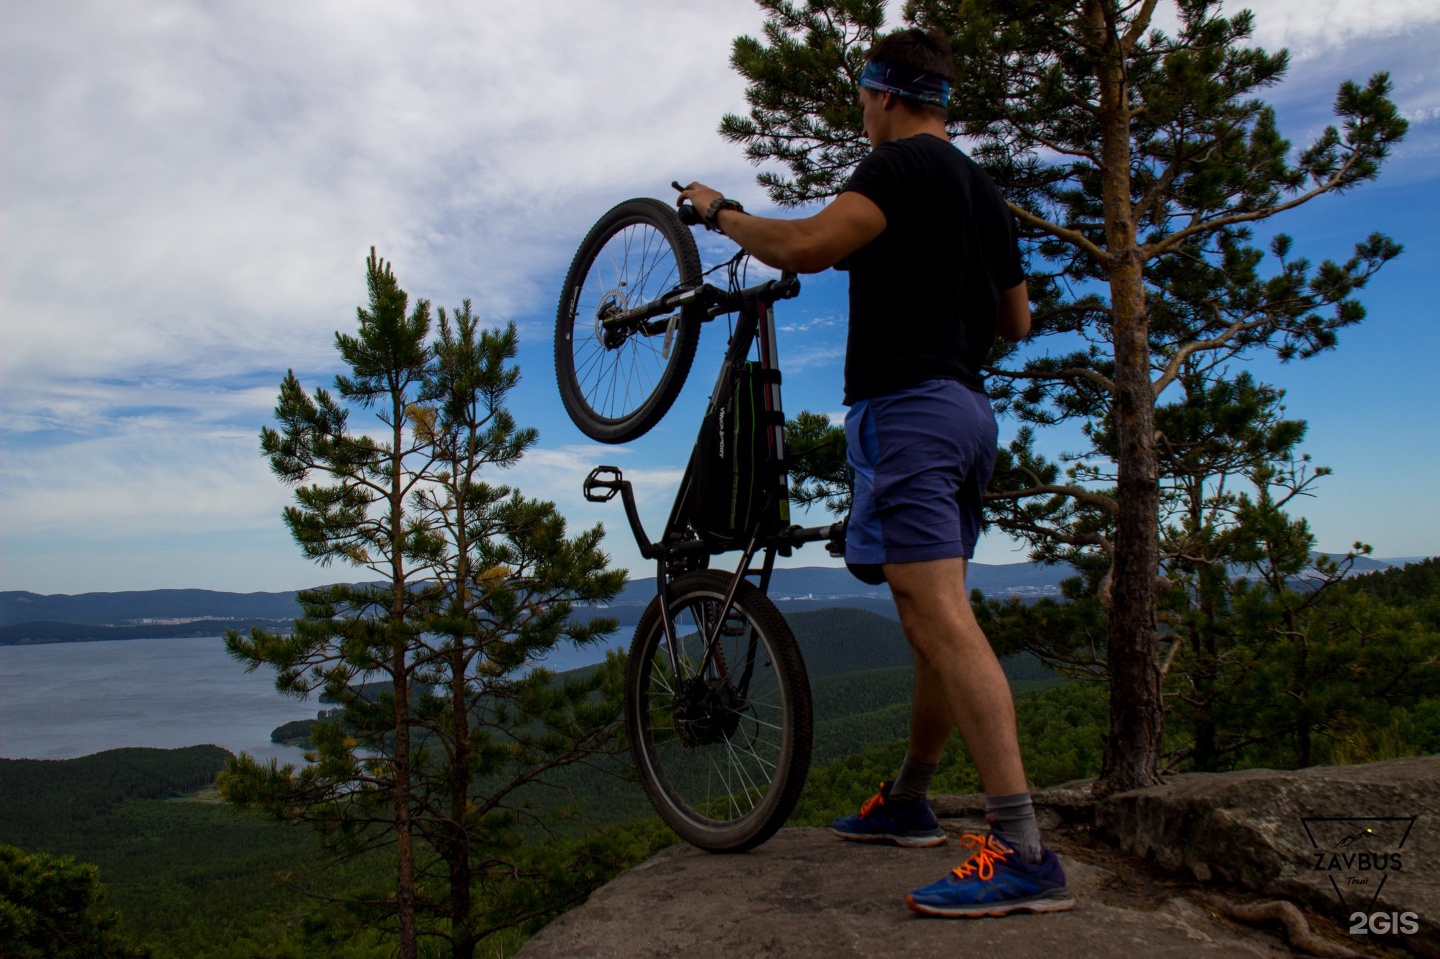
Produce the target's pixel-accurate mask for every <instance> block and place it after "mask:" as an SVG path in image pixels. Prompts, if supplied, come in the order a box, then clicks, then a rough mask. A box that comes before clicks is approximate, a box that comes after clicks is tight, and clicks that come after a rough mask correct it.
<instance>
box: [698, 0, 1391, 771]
mask: <svg viewBox="0 0 1440 959" xmlns="http://www.w3.org/2000/svg"><path fill="white" fill-rule="evenodd" d="M760 3H761V6H762V7H763V8H764V9H765V10H766V11H767V12H768V14H769V16H768V19H767V23H766V33H765V40H766V41H767V43H766V44H762V43H761V42H759V41H756V40H753V39H750V38H740V39H739V40H737V41H736V42H735V46H734V53H733V56H732V63H733V64H734V66H735V67H736V69H737V70H739V71H740V72H741V73H742V74H743V75H744V76H745V77H746V78H747V80H749V81H750V86H749V89H748V91H747V99H748V101H749V103H750V105H751V110H750V114H749V116H748V117H738V116H727V117H725V118H724V120H723V122H722V125H721V132H722V133H723V134H724V135H725V136H727V137H728V138H730V139H732V140H734V141H736V142H740V143H744V144H745V147H746V153H747V155H748V156H749V157H750V158H751V159H752V160H755V161H756V162H761V161H764V160H769V159H776V160H779V161H781V163H782V164H783V165H784V166H785V167H787V168H788V170H789V172H790V175H789V176H784V175H781V174H777V173H774V172H767V173H765V174H762V175H761V177H760V179H761V182H762V183H763V184H764V185H765V186H766V187H767V188H768V190H769V192H770V195H771V197H772V198H773V199H775V200H776V201H778V202H780V203H787V204H793V203H800V202H804V201H807V200H813V199H820V198H824V197H827V196H830V195H832V194H834V193H835V192H836V191H837V190H838V189H839V188H840V186H841V185H842V184H843V182H844V179H845V177H846V176H847V175H848V172H849V170H850V169H851V167H852V166H853V164H854V163H855V162H856V161H857V160H858V158H859V157H860V156H863V154H864V149H865V140H864V133H863V130H862V129H861V126H860V121H859V116H860V114H859V110H858V107H856V106H855V105H854V100H855V95H854V90H855V87H854V82H855V80H856V79H857V78H858V75H859V68H860V65H861V62H862V58H863V50H864V48H865V47H867V46H868V45H869V44H870V42H871V41H872V40H873V38H874V35H875V31H876V30H877V29H878V26H879V24H880V23H881V22H882V20H883V16H882V15H883V9H884V4H883V0H810V2H807V3H805V4H804V5H800V4H798V3H791V2H786V0H760ZM1156 6H1157V4H1156V0H1143V2H1137V3H1121V2H1119V0H1022V2H1015V0H1005V2H999V0H911V2H909V3H907V4H906V5H905V7H904V19H905V21H906V22H907V23H913V24H918V25H920V26H922V27H935V28H940V29H942V30H943V31H945V32H946V33H947V34H948V35H949V36H950V38H951V45H952V49H953V50H954V54H955V65H956V78H957V79H956V83H955V84H954V87H953V90H954V92H953V94H952V97H951V103H950V108H949V110H950V115H949V118H950V122H949V128H950V129H951V131H952V133H953V134H956V135H961V136H963V137H965V138H967V143H968V144H970V146H971V148H972V152H973V154H974V156H975V157H976V158H977V159H978V160H979V161H980V162H981V163H982V164H983V165H984V166H985V167H986V169H987V170H988V171H989V172H990V173H991V175H992V176H993V177H994V178H995V180H996V181H997V183H998V184H999V185H1000V188H1001V191H1002V193H1004V194H1005V195H1006V197H1007V199H1008V200H1009V201H1010V204H1011V208H1012V210H1013V211H1014V212H1015V214H1016V217H1017V219H1018V220H1019V222H1020V225H1021V228H1022V233H1023V235H1024V238H1025V245H1026V249H1027V253H1028V257H1029V269H1028V271H1027V273H1028V276H1029V279H1030V290H1031V297H1032V301H1033V305H1034V313H1035V321H1036V324H1035V326H1036V333H1035V338H1036V340H1037V341H1038V342H1040V343H1047V342H1048V343H1054V344H1055V347H1053V348H1052V349H1050V350H1047V351H1046V353H1045V354H1044V355H1041V356H1038V357H1037V356H1033V355H1032V356H1028V357H1027V356H1026V354H1025V353H1022V352H1015V351H1014V350H1004V349H1002V350H999V351H998V352H997V354H996V355H995V356H994V357H993V358H992V360H993V362H992V366H991V368H990V370H989V372H990V373H991V374H992V377H993V380H992V382H993V381H998V382H999V383H1000V384H1001V385H1000V386H999V388H998V389H996V390H995V391H994V392H995V393H996V399H997V405H998V406H999V407H1000V408H1001V409H1002V410H1007V411H1010V412H1013V413H1014V414H1015V415H1017V416H1018V417H1019V418H1020V419H1022V421H1026V422H1028V423H1032V424H1035V425H1038V426H1045V425H1053V424H1056V423H1061V422H1079V423H1081V424H1082V425H1083V426H1084V427H1085V429H1086V431H1087V435H1094V436H1096V437H1098V436H1099V435H1100V434H1101V433H1104V434H1106V436H1107V438H1108V441H1109V445H1108V447H1107V446H1102V445H1099V444H1097V445H1096V446H1095V447H1094V449H1093V450H1092V452H1093V453H1094V454H1096V456H1097V457H1099V458H1104V459H1107V460H1108V461H1109V462H1110V463H1113V467H1106V466H1099V465H1096V460H1090V461H1087V462H1081V463H1078V464H1076V465H1075V466H1072V467H1071V468H1070V469H1069V470H1068V471H1062V470H1061V469H1060V468H1058V467H1057V466H1056V464H1052V463H1047V462H1045V461H1044V460H1043V459H1042V458H1040V457H1039V456H1038V455H1037V454H1035V452H1034V449H1033V445H1032V444H1031V440H1032V439H1033V434H1032V433H1030V432H1029V431H1022V433H1021V435H1020V440H1019V442H1018V443H1017V444H1016V445H1015V446H1014V447H1013V448H1012V450H1010V451H1009V452H1010V455H1009V456H1007V457H1003V458H1002V463H1001V464H1000V465H1001V466H1002V467H1004V472H997V480H998V481H999V483H1000V487H999V489H998V490H996V495H995V496H994V497H993V502H994V504H995V507H996V508H995V510H994V513H993V517H994V519H995V520H996V521H997V522H998V524H999V525H1000V526H1001V528H1003V529H1006V530H1008V531H1010V532H1012V533H1014V534H1016V535H1019V536H1022V537H1024V538H1026V539H1028V540H1029V541H1030V542H1031V543H1032V545H1033V546H1034V547H1035V549H1036V554H1037V556H1039V557H1042V558H1044V557H1047V556H1053V555H1057V554H1059V553H1062V552H1066V551H1067V550H1068V552H1069V553H1071V554H1072V555H1075V554H1081V553H1083V554H1086V555H1091V556H1095V557H1097V558H1098V561H1099V562H1101V563H1102V564H1103V566H1104V568H1105V573H1104V574H1103V576H1102V578H1101V585H1102V587H1103V589H1102V591H1101V594H1100V601H1101V602H1102V603H1103V605H1104V608H1105V610H1106V614H1107V618H1108V637H1107V642H1106V648H1105V650H1104V662H1105V666H1106V670H1107V674H1108V678H1109V681H1110V697H1111V702H1110V705H1111V724H1112V726H1111V732H1110V736H1109V738H1108V740H1107V748H1106V755H1105V764H1104V770H1103V773H1102V777H1101V784H1100V789H1101V790H1102V791H1109V790H1116V789H1129V788H1135V787H1140V786H1145V785H1150V784H1153V783H1155V782H1157V781H1158V772H1159V761H1160V756H1161V749H1162V740H1163V717H1164V705H1163V700H1162V694H1161V664H1160V659H1159V646H1160V642H1159V637H1158V633H1157V620H1156V615H1157V604H1158V598H1159V595H1160V592H1161V591H1162V590H1163V589H1164V588H1166V587H1165V584H1164V582H1163V580H1162V577H1161V576H1160V571H1161V556H1160V527H1159V524H1160V508H1161V504H1160V485H1161V473H1160V469H1161V464H1160V451H1159V447H1158V444H1157V423H1156V405H1157V403H1158V401H1159V397H1160V396H1161V394H1162V393H1163V392H1164V391H1165V390H1166V389H1167V388H1169V387H1171V386H1172V385H1174V384H1175V383H1176V382H1177V381H1178V379H1179V378H1180V376H1181V374H1182V371H1183V370H1184V369H1186V367H1187V364H1193V363H1202V364H1216V365H1223V364H1224V362H1225V361H1227V360H1228V359H1231V358H1233V357H1236V356H1240V355H1242V354H1247V353H1256V352H1262V351H1265V352H1272V353H1274V354H1275V355H1278V356H1279V357H1280V358H1281V359H1293V358H1303V357H1306V356H1311V355H1314V354H1315V353H1318V352H1320V351H1323V350H1327V349H1330V348H1332V347H1334V346H1335V345H1336V343H1337V337H1336V331H1337V330H1339V329H1341V328H1343V327H1345V326H1349V325H1351V324H1354V323H1356V322H1359V321H1360V319H1362V318H1363V316H1364V310H1363V308H1362V307H1361V306H1360V304H1359V303H1358V302H1357V301H1356V300H1355V298H1354V293H1355V291H1356V290H1357V289H1359V288H1360V287H1362V286H1363V285H1364V283H1365V281H1366V280H1367V279H1368V278H1369V277H1370V276H1371V275H1372V274H1373V273H1374V271H1375V270H1376V269H1378V268H1379V267H1380V266H1381V265H1382V264H1383V263H1384V262H1386V261H1387V260H1389V259H1390V258H1392V257H1394V256H1395V255H1396V254H1398V252H1399V248H1398V246H1396V245H1395V244H1394V243H1393V242H1391V241H1390V240H1389V239H1388V238H1386V237H1384V236H1381V235H1378V234H1372V235H1371V236H1370V237H1368V238H1367V239H1365V240H1364V241H1362V242H1361V243H1360V244H1358V245H1357V246H1356V250H1355V255H1354V256H1353V257H1352V258H1351V259H1349V260H1347V261H1346V262H1344V263H1333V262H1329V261H1327V262H1325V263H1322V264H1320V265H1319V266H1315V267H1312V265H1311V264H1310V263H1309V262H1308V261H1305V260H1303V259H1292V258H1291V256H1290V253H1291V246H1292V244H1291V242H1290V241H1289V240H1288V239H1287V238H1284V237H1279V238H1277V239H1276V240H1274V241H1273V242H1272V243H1271V245H1270V247H1269V254H1270V256H1269V258H1267V257H1266V255H1265V251H1263V250H1261V249H1259V248H1257V247H1255V246H1253V245H1252V240H1253V236H1252V234H1251V232H1250V231H1251V227H1250V224H1253V223H1256V222H1259V221H1262V220H1266V219H1267V218H1269V217H1271V216H1274V215H1276V214H1279V213H1283V212H1285V211H1286V210H1289V209H1293V208H1295V207H1297V206H1299V205H1301V204H1303V203H1307V202H1310V201H1311V200H1314V199H1316V198H1318V197H1320V196H1323V195H1325V194H1329V193H1336V192H1340V191H1344V190H1349V189H1351V188H1353V187H1355V186H1357V185H1359V184H1361V183H1364V182H1366V181H1368V180H1371V179H1374V178H1375V176H1376V175H1377V174H1378V171H1379V167H1380V164H1381V163H1382V161H1383V160H1384V159H1385V157H1386V155H1387V154H1388V151H1389V149H1390V147H1391V145H1392V144H1394V143H1396V142H1398V141H1399V140H1400V139H1401V138H1402V137H1403V136H1404V133H1405V130H1406V123H1405V121H1404V120H1403V119H1401V118H1400V117H1399V115H1398V113H1397V111H1396V108H1395V106H1394V104H1393V103H1392V102H1391V101H1390V100H1389V98H1388V94H1389V90H1390V81H1389V77H1388V76H1387V75H1385V74H1377V75H1375V76H1374V77H1372V78H1371V79H1370V80H1369V81H1368V82H1367V83H1366V84H1364V85H1360V84H1356V83H1353V82H1347V83H1345V84H1343V85H1342V86H1341V88H1340V90H1339V93H1338V95H1337V97H1336V100H1335V112H1336V115H1337V117H1338V118H1339V121H1340V122H1339V125H1338V127H1330V128H1327V129H1326V131H1325V132H1324V133H1323V134H1322V135H1321V136H1320V137H1319V138H1318V139H1317V140H1316V141H1315V142H1314V143H1313V144H1311V145H1310V146H1309V147H1308V148H1306V149H1304V150H1302V151H1300V152H1299V153H1298V154H1296V153H1293V152H1292V150H1291V147H1290V144H1289V142H1288V141H1286V140H1284V139H1283V138H1282V137H1281V136H1280V133H1279V131H1278V129H1277V128H1276V122H1275V114H1274V111H1273V109H1271V108H1270V107H1269V106H1267V105H1265V104H1264V103H1263V102H1262V101H1260V100H1259V99H1256V98H1255V96H1254V95H1255V93H1256V92H1258V91H1260V90H1262V89H1264V88H1265V87H1268V86H1271V85H1273V84H1275V83H1276V82H1278V81H1279V80H1280V79H1281V77H1282V76H1283V74H1284V72H1285V69H1286V66H1287V62H1288V61H1287V57H1286V55H1285V53H1284V52H1283V51H1282V52H1280V53H1277V54H1271V53H1267V52H1266V51H1264V50H1262V49H1259V48H1257V47H1253V46H1247V45H1245V41H1246V40H1247V38H1248V37H1249V35H1250V32H1251V27H1252V18H1251V16H1250V14H1249V13H1248V12H1245V11H1242V12H1240V13H1238V14H1236V15H1235V16H1233V17H1230V18H1226V17H1223V16H1220V15H1219V13H1218V12H1217V11H1218V5H1217V4H1216V3H1214V2H1212V0H1178V2H1176V4H1175V6H1176V9H1177V12H1178V16H1179V21H1180V27H1179V30H1178V32H1177V33H1176V34H1175V35H1174V36H1170V35H1167V34H1165V33H1163V32H1161V31H1159V30H1157V29H1154V28H1153V22H1152V21H1153V17H1154V13H1155V9H1156ZM1107 475H1108V477H1109V478H1110V482H1108V483H1107V482H1104V477H1105V476H1107ZM1097 511H1098V513H1099V514H1108V515H1105V516H1097Z"/></svg>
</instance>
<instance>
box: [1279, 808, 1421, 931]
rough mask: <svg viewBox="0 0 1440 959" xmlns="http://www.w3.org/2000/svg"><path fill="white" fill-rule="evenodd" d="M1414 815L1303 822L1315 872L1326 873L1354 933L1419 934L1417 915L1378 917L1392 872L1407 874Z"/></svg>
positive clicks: (1323, 818) (1317, 818)
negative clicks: (1407, 846)
mask: <svg viewBox="0 0 1440 959" xmlns="http://www.w3.org/2000/svg"><path fill="white" fill-rule="evenodd" d="M1416 818H1417V817H1415V816H1310V817H1306V818H1302V819H1301V820H1300V822H1301V824H1302V825H1304V827H1305V835H1306V836H1308V837H1309V838H1310V845H1311V846H1312V847H1313V848H1312V850H1311V857H1312V858H1311V862H1310V868H1311V869H1312V870H1313V871H1314V872H1317V873H1320V874H1323V875H1324V876H1325V877H1326V878H1327V879H1329V881H1330V887H1331V888H1332V889H1333V890H1334V891H1335V898H1336V899H1337V900H1339V903H1340V908H1341V909H1342V910H1344V911H1345V912H1346V913H1348V914H1349V917H1350V918H1349V922H1350V932H1352V933H1355V934H1364V933H1376V934H1378V935H1385V934H1387V933H1399V934H1400V935H1407V936H1408V935H1412V934H1414V933H1416V932H1419V930H1420V922H1419V920H1420V917H1419V916H1418V915H1416V914H1415V913H1413V912H1376V911H1375V903H1376V902H1377V901H1378V900H1379V898H1380V891H1381V890H1382V889H1384V888H1385V883H1386V882H1388V881H1389V879H1390V876H1391V874H1392V873H1399V872H1403V871H1404V869H1405V858H1404V856H1405V852H1404V848H1405V840H1406V838H1407V837H1408V836H1409V835H1410V830H1411V828H1413V827H1414V825H1415V820H1416Z"/></svg>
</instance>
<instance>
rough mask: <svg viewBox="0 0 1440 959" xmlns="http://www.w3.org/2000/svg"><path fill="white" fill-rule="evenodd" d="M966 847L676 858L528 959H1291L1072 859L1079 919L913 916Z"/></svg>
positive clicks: (789, 843) (635, 875)
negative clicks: (913, 903) (911, 905)
mask: <svg viewBox="0 0 1440 959" xmlns="http://www.w3.org/2000/svg"><path fill="white" fill-rule="evenodd" d="M951 825H953V823H947V827H949V826H951ZM1052 844H1055V845H1060V844H1058V843H1052ZM956 848H957V847H956V846H955V845H954V844H953V843H952V844H949V845H946V846H940V847H938V848H935V849H897V848H895V847H893V846H878V845H865V844H861V843H847V842H840V841H838V840H836V839H834V838H833V837H831V836H830V834H829V833H828V832H826V831H825V830H823V829H785V830H782V831H781V832H780V833H779V834H777V835H776V836H775V838H773V839H771V840H770V841H769V842H768V843H766V844H765V845H763V846H761V847H760V848H759V849H756V850H753V851H751V852H749V853H745V854H743V855H739V856H713V855H709V854H707V853H703V852H699V851H698V850H695V849H691V848H690V847H688V846H672V847H670V848H669V849H667V850H665V851H663V852H661V853H660V854H659V855H657V856H656V857H655V858H653V859H651V860H650V861H649V862H647V863H645V864H644V865H642V866H639V867H638V868H636V869H633V870H631V871H630V872H628V873H626V874H624V875H622V876H620V877H619V878H617V879H615V880H614V881H613V882H611V883H609V884H608V885H606V886H605V887H604V888H602V889H600V890H598V891H597V892H596V893H595V894H594V895H592V896H591V897H590V899H589V901H588V902H586V903H585V904H584V905H583V906H581V907H579V908H577V909H574V910H572V911H571V912H569V913H567V914H565V915H563V916H561V917H560V918H559V919H557V920H555V921H554V922H553V923H551V924H550V925H549V926H547V927H546V928H545V929H544V930H542V931H541V932H540V934H539V935H537V936H536V937H535V938H533V939H531V940H530V942H529V943H527V944H526V945H525V947H524V948H523V949H521V950H520V952H519V953H518V956H517V959H562V957H563V959H582V957H583V959H602V957H624V959H662V957H663V959H672V957H687V959H688V957H694V959H749V957H752V956H775V957H782V956H791V957H801V956H805V957H825V959H840V957H849V956H854V957H861V956H864V957H891V956H893V957H905V959H921V957H927V956H947V955H958V954H960V953H961V952H962V951H963V952H964V953H967V954H971V955H976V956H985V957H987V959H1060V957H1065V959H1112V957H1118V956H1130V955H1143V956H1146V957H1147V959H1182V957H1183V959H1189V957H1202V959H1203V957H1215V959H1221V957H1232V959H1243V957H1270V959H1282V957H1288V956H1289V955H1290V952H1289V950H1288V949H1286V948H1285V947H1284V945H1283V944H1282V943H1281V942H1280V940H1278V939H1277V938H1276V937H1275V936H1273V935H1270V934H1267V933H1265V932H1262V931H1257V930H1251V929H1248V928H1243V927H1237V926H1235V925H1234V924H1231V923H1229V922H1227V921H1225V920H1223V919H1219V918H1217V917H1216V916H1215V915H1214V913H1213V911H1212V910H1211V909H1209V908H1208V907H1207V906H1206V905H1205V904H1203V903H1201V902H1198V901H1195V900H1191V899H1188V898H1186V897H1185V896H1182V895H1176V894H1174V891H1173V890H1169V889H1165V888H1163V887H1158V886H1155V885H1154V884H1153V883H1151V882H1149V881H1148V880H1147V881H1143V882H1141V883H1138V884H1137V883H1135V882H1133V881H1132V880H1131V879H1129V878H1122V877H1120V876H1118V875H1117V874H1116V872H1115V871H1114V869H1113V868H1111V867H1110V866H1108V865H1105V864H1099V863H1091V862H1086V861H1083V860H1081V859H1079V858H1076V856H1074V855H1071V854H1069V851H1068V850H1067V849H1065V848H1061V854H1062V858H1063V860H1064V863H1065V867H1066V872H1067V876H1068V879H1069V882H1070V885H1071V888H1072V891H1074V893H1075V894H1076V896H1077V898H1078V899H1079V904H1078V905H1077V906H1076V908H1075V909H1074V910H1073V911H1071V912H1066V913H1055V914H1051V915H1045V916H1030V915H1024V916H1010V917H1007V918H1005V919H979V920H944V919H926V918H923V917H920V916H917V915H916V914H915V913H913V912H911V911H910V910H909V909H907V908H906V906H905V902H904V895H905V892H906V891H908V890H910V889H912V888H914V887H916V886H921V885H924V884H926V883H929V882H931V881H933V880H935V879H938V878H939V877H940V876H942V875H944V873H945V871H946V870H947V869H950V868H952V867H953V866H955V865H956V861H955V856H956Z"/></svg>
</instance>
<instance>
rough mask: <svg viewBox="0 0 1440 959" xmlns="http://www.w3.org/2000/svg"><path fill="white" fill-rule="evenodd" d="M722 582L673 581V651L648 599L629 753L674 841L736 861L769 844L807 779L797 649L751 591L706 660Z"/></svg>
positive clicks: (718, 576) (806, 707)
mask: <svg viewBox="0 0 1440 959" xmlns="http://www.w3.org/2000/svg"><path fill="white" fill-rule="evenodd" d="M729 582H730V579H729V577H728V576H727V575H725V574H723V573H718V572H712V571H698V572H692V573H686V574H684V575H682V576H678V577H676V578H675V580H674V582H673V583H672V584H671V587H670V614H671V617H672V619H673V621H674V625H675V642H674V648H673V650H672V649H671V647H670V644H669V643H667V641H666V639H665V633H664V630H663V629H662V627H661V623H660V607H659V599H658V597H657V598H656V599H654V600H651V602H650V606H649V607H648V608H647V609H646V610H645V614H644V615H643V616H642V617H641V619H640V625H639V626H638V627H637V628H636V630H635V639H634V641H633V642H632V644H631V646H630V664H629V674H628V677H627V681H626V682H627V686H626V695H625V728H626V732H627V733H628V735H629V740H630V750H631V753H632V754H633V755H634V758H635V764H636V767H637V768H638V769H639V771H640V780H641V782H642V783H644V785H645V791H646V792H647V793H649V795H650V801H651V803H652V804H653V805H654V806H655V810H656V811H657V812H658V813H659V814H660V817H661V818H662V819H664V820H665V822H666V823H668V824H669V826H670V828H672V829H674V830H675V831H676V832H677V833H679V834H680V836H681V838H683V839H684V840H685V841H686V842H688V843H690V844H691V845H693V846H698V847H699V848H701V849H705V850H708V851H710V852H741V851H743V850H746V849H751V848H753V847H755V846H758V845H759V844H760V843H762V842H764V841H765V840H766V839H769V838H770V837H771V836H772V835H774V834H775V831H776V830H777V829H779V828H780V826H781V825H782V824H783V823H784V822H785V820H786V819H787V818H788V817H789V816H790V813H791V812H793V811H794V809H795V803H796V801H797V800H798V799H799V798H800V790H801V789H802V788H804V786H805V777H806V774H807V773H808V772H809V769H810V738H811V715H810V683H809V680H808V679H807V677H806V675H805V664H804V661H803V660H802V659H801V657H800V648H799V646H797V645H796V643H795V637H794V635H793V634H792V633H791V632H790V627H789V626H788V625H786V623H785V620H784V618H783V617H782V616H781V615H780V611H779V610H778V609H776V608H775V604H774V603H772V602H770V600H769V599H767V598H766V597H765V594H764V593H761V592H760V591H759V590H758V589H756V588H755V587H754V586H753V585H751V584H750V583H748V582H742V583H741V584H740V587H739V589H738V590H737V591H736V594H735V601H734V603H733V605H732V606H731V608H730V612H729V614H728V615H726V616H725V618H724V621H723V623H722V625H721V628H720V637H719V644H718V646H719V648H718V650H717V652H716V654H715V655H712V656H711V657H710V658H709V661H708V663H706V662H705V646H706V637H708V636H709V635H710V633H711V632H712V631H713V629H714V626H715V623H716V620H717V618H718V617H719V616H720V606H721V604H722V603H723V602H724V600H725V592H726V588H727V587H728V586H729ZM672 652H673V654H674V655H673V659H672V655H671V654H672ZM677 666H678V672H677Z"/></svg>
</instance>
